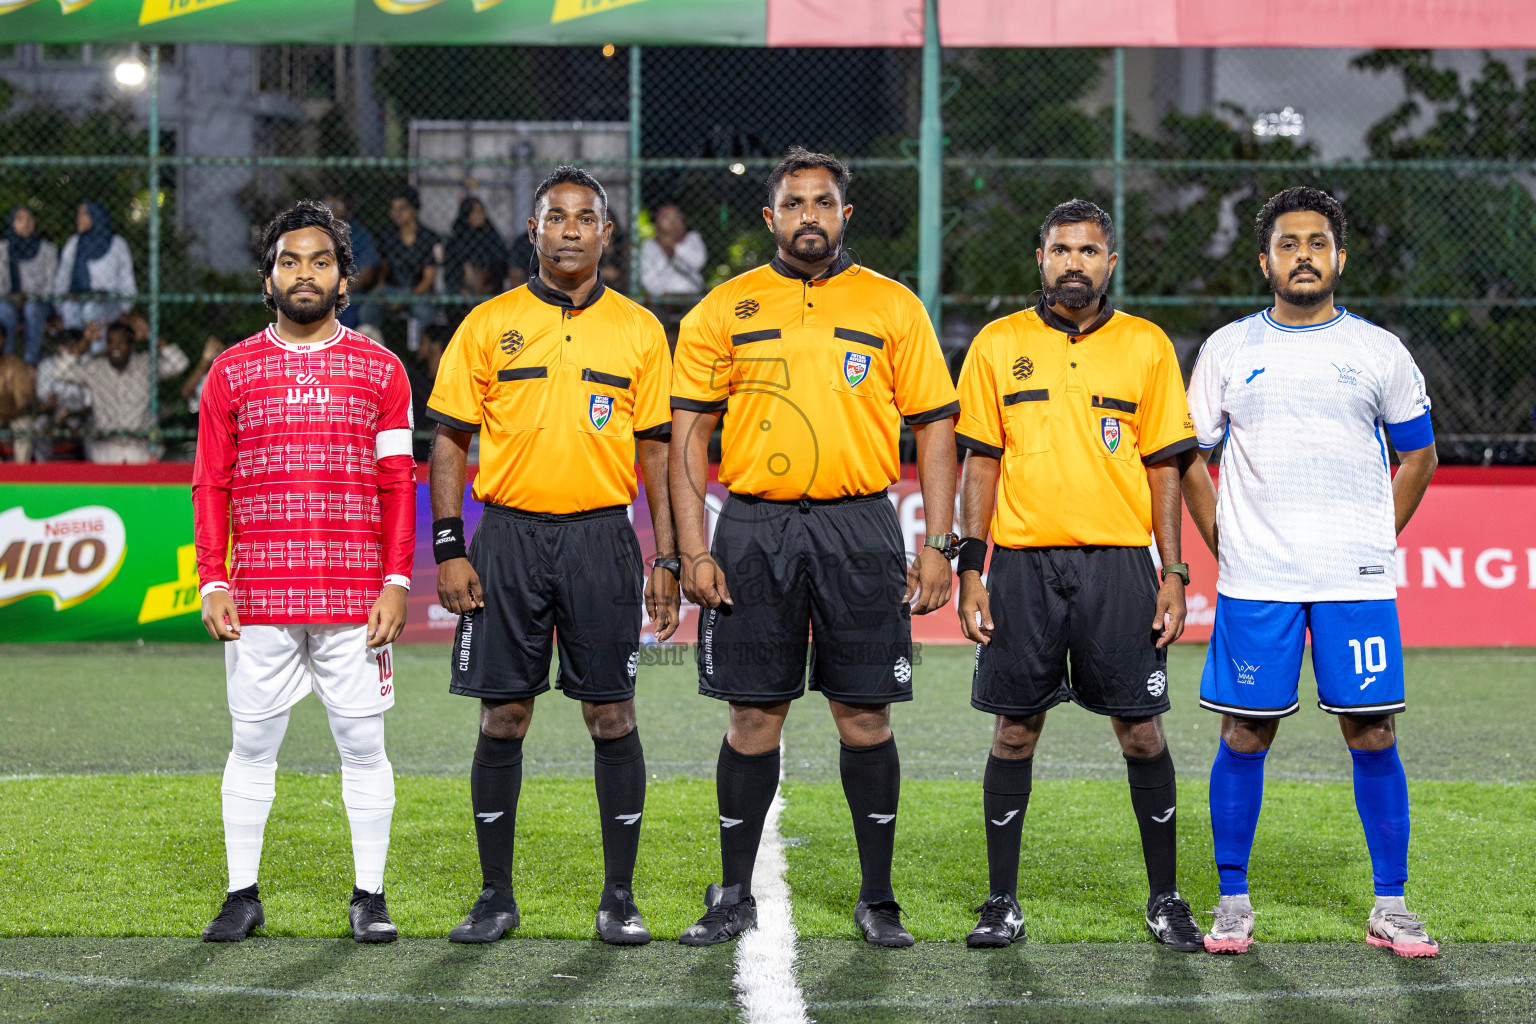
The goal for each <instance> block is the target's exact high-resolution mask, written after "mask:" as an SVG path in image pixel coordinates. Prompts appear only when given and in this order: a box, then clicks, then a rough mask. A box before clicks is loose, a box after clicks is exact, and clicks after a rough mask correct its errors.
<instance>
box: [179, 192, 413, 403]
mask: <svg viewBox="0 0 1536 1024" xmlns="http://www.w3.org/2000/svg"><path fill="white" fill-rule="evenodd" d="M325 205H327V206H329V207H330V208H331V212H332V213H334V214H335V215H336V217H337V218H338V219H340V220H344V221H346V222H347V229H348V230H349V231H351V232H352V259H353V267H354V269H353V271H352V283H351V284H350V285H348V286H347V295H349V296H350V297H351V301H350V302H349V303H348V304H347V308H346V309H344V310H342V311H341V312H340V313H338V314H336V319H337V321H338V322H339V323H340V324H341V325H342V326H343V327H350V328H352V329H353V330H357V328H358V325H360V324H369V323H371V324H377V323H378V320H379V307H378V303H373V302H365V301H362V299H363V293H364V292H370V291H372V290H373V289H375V288H377V287H378V286H379V280H380V278H381V276H382V275H381V274H380V273H379V271H380V269H381V268H380V266H379V247H378V246H377V245H375V244H374V241H373V233H372V232H370V231H369V230H368V229H367V228H365V227H363V224H362V222H361V221H358V220H354V219H353V217H352V207H351V205H350V204H349V202H348V198H347V194H346V193H345V192H343V191H341V190H340V189H332V190H331V191H330V192H329V193H327V195H326V197H325ZM194 411H195V410H194Z"/></svg>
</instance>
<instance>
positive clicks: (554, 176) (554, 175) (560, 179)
mask: <svg viewBox="0 0 1536 1024" xmlns="http://www.w3.org/2000/svg"><path fill="white" fill-rule="evenodd" d="M556 185H580V186H581V187H582V188H585V189H591V190H592V192H593V194H594V195H596V196H597V205H598V206H599V207H601V208H602V218H603V219H604V220H607V219H608V190H607V189H605V188H603V183H602V182H600V181H598V180H597V179H596V178H594V177H592V173H591V172H590V171H588V170H587V169H586V168H585V167H577V166H575V165H573V164H561V165H560V166H559V167H556V168H555V169H554V170H552V171H550V172H549V173H548V174H547V175H545V176H544V180H543V181H541V182H539V187H538V188H536V189H534V190H533V209H534V213H535V215H537V213H538V209H539V204H540V203H542V202H543V201H544V197H545V196H546V195H548V194H549V190H550V189H552V188H554V187H555V186H556Z"/></svg>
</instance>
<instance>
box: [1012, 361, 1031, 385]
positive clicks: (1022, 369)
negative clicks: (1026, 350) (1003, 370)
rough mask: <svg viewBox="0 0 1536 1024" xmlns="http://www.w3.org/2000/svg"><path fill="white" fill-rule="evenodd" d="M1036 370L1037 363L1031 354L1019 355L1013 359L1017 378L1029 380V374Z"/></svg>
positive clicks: (1014, 372)
mask: <svg viewBox="0 0 1536 1024" xmlns="http://www.w3.org/2000/svg"><path fill="white" fill-rule="evenodd" d="M1034 372H1035V364H1034V363H1033V362H1032V361H1031V360H1030V358H1029V356H1019V358H1017V359H1015V360H1014V361H1013V376H1014V379H1016V380H1028V379H1029V375H1030V374H1032V373H1034Z"/></svg>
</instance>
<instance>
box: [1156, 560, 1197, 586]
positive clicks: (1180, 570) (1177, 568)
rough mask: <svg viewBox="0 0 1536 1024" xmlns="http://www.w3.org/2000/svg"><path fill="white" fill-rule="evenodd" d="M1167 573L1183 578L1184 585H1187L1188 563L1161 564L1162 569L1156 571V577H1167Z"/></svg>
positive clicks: (1163, 578)
mask: <svg viewBox="0 0 1536 1024" xmlns="http://www.w3.org/2000/svg"><path fill="white" fill-rule="evenodd" d="M1169 573H1172V574H1173V575H1175V576H1177V577H1178V578H1179V579H1181V580H1183V581H1184V585H1185V586H1186V587H1187V586H1189V563H1187V562H1169V563H1168V564H1167V565H1165V566H1163V571H1162V572H1160V573H1158V576H1157V578H1158V579H1159V580H1165V579H1167V578H1168V574H1169Z"/></svg>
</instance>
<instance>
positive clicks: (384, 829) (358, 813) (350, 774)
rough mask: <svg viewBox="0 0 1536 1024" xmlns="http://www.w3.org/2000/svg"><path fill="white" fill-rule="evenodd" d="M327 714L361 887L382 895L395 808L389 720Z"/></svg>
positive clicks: (376, 717)
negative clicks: (386, 737) (386, 724)
mask: <svg viewBox="0 0 1536 1024" xmlns="http://www.w3.org/2000/svg"><path fill="white" fill-rule="evenodd" d="M327 715H328V716H329V718H330V721H331V735H332V736H333V737H335V740H336V749H337V751H339V752H340V754H341V802H342V804H343V805H345V806H346V808H347V822H348V823H349V824H350V825H351V828H352V863H353V867H354V870H355V871H356V872H357V883H356V884H357V887H358V888H359V889H361V890H363V891H364V892H373V893H377V892H383V891H384V862H385V859H386V858H387V857H388V855H389V824H390V819H391V818H392V817H393V816H394V810H395V770H394V767H393V766H392V765H391V764H390V763H389V758H388V757H386V756H385V754H384V716H383V714H377V715H369V716H368V717H366V718H343V717H341V716H340V715H336V714H331V713H329V712H327Z"/></svg>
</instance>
